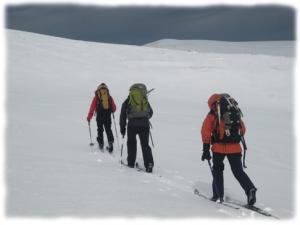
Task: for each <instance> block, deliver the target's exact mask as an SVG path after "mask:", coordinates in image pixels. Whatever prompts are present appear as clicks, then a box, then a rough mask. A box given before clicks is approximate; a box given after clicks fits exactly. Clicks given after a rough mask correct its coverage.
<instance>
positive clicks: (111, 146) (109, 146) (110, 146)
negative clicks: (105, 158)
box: [106, 142, 114, 153]
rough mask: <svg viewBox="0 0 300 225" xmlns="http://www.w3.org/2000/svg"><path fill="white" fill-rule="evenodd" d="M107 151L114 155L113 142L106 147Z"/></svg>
mask: <svg viewBox="0 0 300 225" xmlns="http://www.w3.org/2000/svg"><path fill="white" fill-rule="evenodd" d="M106 149H107V150H108V151H109V153H112V152H113V150H114V146H113V143H112V142H109V143H108V146H107V147H106Z"/></svg>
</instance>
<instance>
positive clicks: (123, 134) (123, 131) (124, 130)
mask: <svg viewBox="0 0 300 225" xmlns="http://www.w3.org/2000/svg"><path fill="white" fill-rule="evenodd" d="M120 131H121V134H122V137H123V138H124V136H125V133H126V128H125V127H121V130H120Z"/></svg>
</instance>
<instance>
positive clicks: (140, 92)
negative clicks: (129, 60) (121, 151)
mask: <svg viewBox="0 0 300 225" xmlns="http://www.w3.org/2000/svg"><path fill="white" fill-rule="evenodd" d="M147 94H148V92H147V88H146V86H145V85H144V84H141V83H138V84H133V85H132V86H131V87H130V90H129V96H128V97H127V99H126V100H125V101H124V103H123V104H122V108H121V114H120V131H121V134H122V136H123V138H124V136H125V134H126V125H127V165H128V166H129V167H131V168H133V167H134V166H135V161H136V153H137V141H136V135H138V136H139V138H140V143H141V147H142V153H143V159H144V166H145V168H146V172H148V173H151V172H152V169H153V166H154V162H153V156H152V150H151V147H150V146H149V134H150V121H149V119H150V118H151V117H152V115H153V110H152V108H151V106H150V104H149V101H148V97H147ZM127 120H128V123H127Z"/></svg>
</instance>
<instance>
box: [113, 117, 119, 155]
mask: <svg viewBox="0 0 300 225" xmlns="http://www.w3.org/2000/svg"><path fill="white" fill-rule="evenodd" d="M113 119H114V125H115V132H116V137H117V144H118V149H120V144H119V137H118V132H117V126H116V120H115V114H114V113H113Z"/></svg>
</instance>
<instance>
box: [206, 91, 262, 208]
mask: <svg viewBox="0 0 300 225" xmlns="http://www.w3.org/2000/svg"><path fill="white" fill-rule="evenodd" d="M220 97H221V95H220V94H213V95H212V96H211V97H210V98H209V99H208V106H209V109H210V112H209V113H208V114H207V116H206V118H205V120H204V122H203V124H202V128H201V136H202V142H203V154H202V158H201V159H202V161H204V160H210V159H211V155H210V147H211V150H212V153H213V157H212V160H213V167H212V173H213V184H212V188H213V197H212V198H211V200H213V201H217V200H220V201H223V197H224V181H223V170H224V163H223V161H224V159H225V157H227V159H228V161H229V164H230V167H231V170H232V173H233V175H234V176H235V178H236V179H237V180H238V182H239V183H240V185H241V186H242V188H243V189H244V191H245V193H246V195H247V202H248V204H249V205H254V203H255V202H256V191H257V189H256V187H255V186H254V184H253V183H252V181H251V180H250V178H249V177H248V175H247V174H246V173H245V171H244V170H243V166H242V160H241V157H242V153H241V152H242V149H241V146H240V143H239V142H240V139H238V141H233V142H230V141H228V140H227V141H222V139H220V138H219V137H218V136H217V137H216V135H215V132H216V130H217V129H218V128H217V124H218V116H217V115H218V109H217V108H216V103H217V102H218V101H219V100H220ZM219 110H220V109H219ZM239 126H240V127H239V134H240V136H243V135H244V134H245V132H246V127H245V124H244V122H243V121H242V120H241V119H240V121H239ZM211 144H212V146H211Z"/></svg>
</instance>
